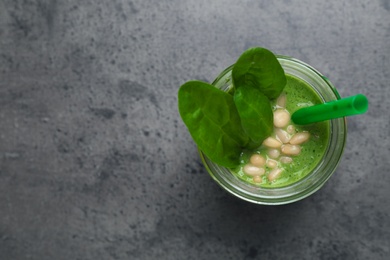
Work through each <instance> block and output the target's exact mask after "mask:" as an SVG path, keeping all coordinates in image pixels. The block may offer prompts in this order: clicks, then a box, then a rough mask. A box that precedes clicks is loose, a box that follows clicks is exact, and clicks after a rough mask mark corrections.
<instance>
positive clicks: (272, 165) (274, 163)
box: [266, 159, 278, 168]
mask: <svg viewBox="0 0 390 260" xmlns="http://www.w3.org/2000/svg"><path fill="white" fill-rule="evenodd" d="M266 165H267V166H268V167H269V168H275V167H276V166H277V165H278V162H277V161H275V160H271V159H269V160H267V163H266Z"/></svg>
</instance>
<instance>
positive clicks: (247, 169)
mask: <svg viewBox="0 0 390 260" xmlns="http://www.w3.org/2000/svg"><path fill="white" fill-rule="evenodd" d="M243 171H244V173H245V174H247V175H250V176H256V175H258V176H260V175H263V174H264V173H265V169H264V168H260V167H257V166H254V165H252V164H246V165H245V166H244V169H243Z"/></svg>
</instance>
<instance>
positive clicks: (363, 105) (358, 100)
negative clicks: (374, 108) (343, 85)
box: [352, 94, 368, 114]
mask: <svg viewBox="0 0 390 260" xmlns="http://www.w3.org/2000/svg"><path fill="white" fill-rule="evenodd" d="M352 105H353V107H354V109H355V110H356V111H357V112H358V113H359V114H363V113H365V112H367V110H368V98H367V97H366V96H365V95H363V94H357V95H356V96H355V97H354V99H353V102H352Z"/></svg>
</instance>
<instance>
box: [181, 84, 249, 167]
mask: <svg viewBox="0 0 390 260" xmlns="http://www.w3.org/2000/svg"><path fill="white" fill-rule="evenodd" d="M178 96H179V113H180V116H181V117H182V119H183V121H184V123H185V125H186V126H187V128H188V130H189V132H190V134H191V136H192V138H193V139H194V141H195V143H196V144H197V145H198V147H199V149H200V150H201V151H202V152H204V153H205V155H206V156H207V157H208V158H209V159H210V160H212V161H213V162H215V163H217V164H219V165H221V166H225V167H228V168H232V167H236V166H237V165H238V164H239V158H240V154H241V152H242V149H243V147H245V145H247V143H248V142H249V138H248V136H247V135H246V134H245V132H244V130H243V129H242V127H241V120H240V117H239V115H238V112H237V109H236V107H235V105H234V101H233V96H232V95H230V94H228V93H226V92H223V91H222V90H220V89H217V88H215V87H214V86H212V85H210V84H208V83H205V82H201V81H189V82H186V83H184V84H183V85H182V86H181V87H180V89H179V93H178Z"/></svg>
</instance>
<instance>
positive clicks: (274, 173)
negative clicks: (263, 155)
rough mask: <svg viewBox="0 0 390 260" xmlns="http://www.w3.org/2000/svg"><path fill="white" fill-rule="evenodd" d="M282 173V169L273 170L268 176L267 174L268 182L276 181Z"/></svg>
mask: <svg viewBox="0 0 390 260" xmlns="http://www.w3.org/2000/svg"><path fill="white" fill-rule="evenodd" d="M282 171H283V169H280V168H275V169H273V170H272V171H271V172H270V173H269V174H268V176H267V177H268V180H269V181H274V180H276V179H277V178H279V177H280V175H281V174H282Z"/></svg>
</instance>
